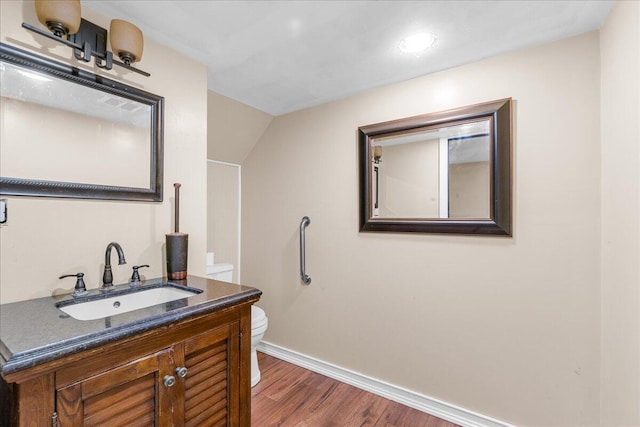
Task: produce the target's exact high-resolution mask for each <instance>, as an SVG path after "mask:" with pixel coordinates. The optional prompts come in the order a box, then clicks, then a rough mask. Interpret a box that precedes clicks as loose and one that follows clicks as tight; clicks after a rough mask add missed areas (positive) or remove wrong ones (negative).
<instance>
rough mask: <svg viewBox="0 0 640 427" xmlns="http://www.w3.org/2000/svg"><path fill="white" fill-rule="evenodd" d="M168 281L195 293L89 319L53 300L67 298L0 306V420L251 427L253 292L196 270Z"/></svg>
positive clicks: (159, 282)
mask: <svg viewBox="0 0 640 427" xmlns="http://www.w3.org/2000/svg"><path fill="white" fill-rule="evenodd" d="M166 282H167V280H166V279H157V280H155V281H154V280H152V281H147V282H145V283H144V285H142V286H147V287H154V286H155V287H161V286H162V284H163V283H166ZM169 283H170V284H172V285H173V286H174V287H177V286H183V287H187V288H191V289H194V290H198V291H200V292H199V293H194V294H193V296H189V297H187V298H182V299H177V300H174V301H170V302H164V303H160V304H156V305H152V306H149V307H145V308H141V309H137V310H133V311H130V312H126V313H121V314H114V315H109V316H107V317H104V318H98V319H93V320H78V319H76V318H74V317H71V316H70V315H68V314H66V313H65V312H63V311H61V310H60V309H59V308H57V307H56V304H58V305H60V304H61V303H62V304H64V303H65V302H66V301H68V300H70V299H71V298H72V297H70V296H64V297H58V298H39V299H35V300H29V301H23V302H17V303H11V304H5V305H2V306H0V356H1V358H0V363H1V364H2V366H1V373H2V381H0V387H2V389H1V390H0V396H2V397H1V399H2V401H1V402H0V408H2V411H1V413H0V425H5V424H7V425H11V426H14V425H15V426H27V425H29V426H32V425H33V426H35V425H37V426H47V425H53V426H70V425H73V426H78V425H131V424H136V425H157V426H170V425H176V426H178V425H181V426H189V425H199V424H201V423H203V422H204V423H205V424H206V425H225V426H226V425H228V426H245V427H249V426H250V425H251V389H250V377H251V372H250V346H251V305H252V304H253V303H254V302H256V301H257V300H258V299H259V298H260V295H261V292H260V291H259V290H257V289H255V288H251V287H246V286H239V285H235V284H231V283H225V282H219V281H215V280H210V279H204V278H199V277H194V276H188V277H187V279H185V280H181V281H169ZM115 288H116V289H115V291H118V290H120V291H125V290H126V289H127V288H128V285H120V286H116V287H115ZM89 297H90V298H98V299H101V295H100V293H99V291H97V290H92V291H90V295H89ZM119 305H120V304H118V306H119ZM114 307H116V305H115V303H114Z"/></svg>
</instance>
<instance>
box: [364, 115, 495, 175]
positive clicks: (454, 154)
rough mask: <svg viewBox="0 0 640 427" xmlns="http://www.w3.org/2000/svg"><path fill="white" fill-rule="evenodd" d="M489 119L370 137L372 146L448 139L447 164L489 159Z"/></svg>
mask: <svg viewBox="0 0 640 427" xmlns="http://www.w3.org/2000/svg"><path fill="white" fill-rule="evenodd" d="M489 130H490V129H489V120H482V121H479V122H471V123H465V124H462V125H456V126H447V127H442V128H436V129H429V130H420V129H417V130H415V131H410V132H402V133H401V134H396V135H382V136H377V137H375V138H372V139H371V144H372V145H373V146H376V145H379V146H382V147H390V146H393V145H398V144H411V143H415V142H423V141H429V140H434V139H442V138H446V139H448V140H449V144H448V145H449V164H460V163H473V162H486V161H489V157H490V153H491V150H490V147H489V136H488V135H489Z"/></svg>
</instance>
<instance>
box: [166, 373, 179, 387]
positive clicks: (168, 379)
mask: <svg viewBox="0 0 640 427" xmlns="http://www.w3.org/2000/svg"><path fill="white" fill-rule="evenodd" d="M163 383H164V386H165V387H173V385H174V384H175V383H176V378H175V377H174V376H173V375H165V376H164V381H163Z"/></svg>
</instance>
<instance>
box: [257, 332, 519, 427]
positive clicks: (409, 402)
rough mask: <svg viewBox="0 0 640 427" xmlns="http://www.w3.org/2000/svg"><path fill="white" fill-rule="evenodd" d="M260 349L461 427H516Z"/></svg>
mask: <svg viewBox="0 0 640 427" xmlns="http://www.w3.org/2000/svg"><path fill="white" fill-rule="evenodd" d="M257 350H258V351H260V352H262V353H265V354H268V355H269V356H273V357H276V358H278V359H281V360H284V361H286V362H289V363H293V364H294V365H297V366H301V367H303V368H305V369H308V370H310V371H313V372H317V373H318V374H321V375H325V376H327V377H329V378H333V379H335V380H338V381H341V382H343V383H346V384H349V385H352V386H354V387H357V388H360V389H362V390H365V391H368V392H371V393H373V394H376V395H378V396H382V397H384V398H386V399H389V400H393V401H394V402H398V403H401V404H403V405H406V406H409V407H411V408H414V409H417V410H419V411H422V412H425V413H427V414H429V415H433V416H435V417H438V418H441V419H443V420H447V421H450V422H452V423H455V424H458V425H460V426H462V427H513V425H511V424H508V423H505V422H503V421H499V420H496V419H493V418H490V417H487V416H484V415H481V414H477V413H475V412H472V411H469V410H466V409H463V408H460V407H457V406H455V405H452V404H450V403H446V402H443V401H441V400H438V399H434V398H432V397H429V396H425V395H422V394H419V393H416V392H414V391H411V390H407V389H404V388H402V387H398V386H395V385H393V384H389V383H386V382H384V381H380V380H377V379H375V378H371V377H368V376H366V375H362V374H359V373H357V372H354V371H351V370H348V369H344V368H341V367H340V366H336V365H333V364H331V363H327V362H323V361H322V360H319V359H316V358H314V357H310V356H307V355H304V354H302V353H298V352H296V351H293V350H289V349H287V348H284V347H280V346H279V345H275V344H271V343H268V342H264V341H262V342H260V343H259V344H258V347H257Z"/></svg>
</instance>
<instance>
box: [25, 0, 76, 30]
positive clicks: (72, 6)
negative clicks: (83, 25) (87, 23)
mask: <svg viewBox="0 0 640 427" xmlns="http://www.w3.org/2000/svg"><path fill="white" fill-rule="evenodd" d="M35 5H36V15H38V20H39V21H40V22H42V23H43V24H44V25H46V26H47V27H48V28H49V29H50V30H51V31H52V32H53V33H54V34H55V35H56V36H59V37H61V36H63V35H66V34H75V33H77V32H78V29H79V28H80V19H81V16H80V0H36V3H35Z"/></svg>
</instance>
